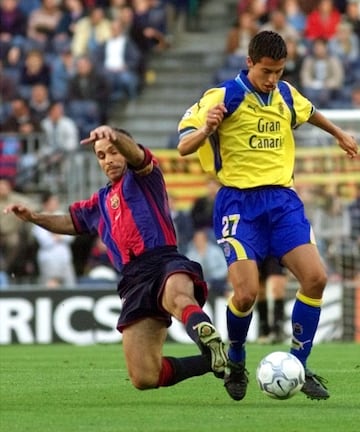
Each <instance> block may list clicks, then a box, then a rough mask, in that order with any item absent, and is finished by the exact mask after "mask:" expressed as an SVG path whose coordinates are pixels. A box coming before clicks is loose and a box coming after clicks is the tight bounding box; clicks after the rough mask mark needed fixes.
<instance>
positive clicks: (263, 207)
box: [178, 31, 358, 400]
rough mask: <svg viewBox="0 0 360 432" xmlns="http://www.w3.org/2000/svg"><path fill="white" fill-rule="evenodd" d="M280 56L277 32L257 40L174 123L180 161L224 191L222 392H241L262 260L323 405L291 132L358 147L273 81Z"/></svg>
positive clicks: (308, 241)
mask: <svg viewBox="0 0 360 432" xmlns="http://www.w3.org/2000/svg"><path fill="white" fill-rule="evenodd" d="M286 56H287V51H286V44H285V42H284V40H283V39H282V37H281V36H280V35H279V34H277V33H275V32H271V31H262V32H260V33H258V34H256V35H255V36H254V37H253V39H252V40H251V41H250V44H249V54H248V58H247V66H248V68H247V70H243V71H241V72H240V73H239V75H238V76H236V77H235V79H232V80H228V81H225V82H224V83H221V84H219V86H217V87H214V88H211V89H209V90H207V91H206V92H205V93H204V95H203V96H202V98H201V99H200V100H199V101H198V102H196V103H195V104H194V105H193V106H191V107H190V108H189V109H188V110H187V112H186V113H185V115H184V116H183V118H182V119H181V121H180V123H179V136H180V140H179V144H178V150H179V152H180V154H181V155H183V156H184V155H187V154H191V153H194V152H198V156H199V159H200V162H201V164H202V166H203V168H204V170H205V171H208V172H212V173H213V174H215V175H216V177H217V178H218V180H219V181H220V183H221V185H222V187H221V188H220V190H219V192H218V193H217V196H216V199H215V206H214V230H215V235H216V238H217V241H218V243H219V244H220V245H221V246H222V248H223V251H224V254H225V257H226V260H227V263H228V270H229V279H230V282H231V284H232V286H233V289H234V295H233V296H232V298H231V299H230V300H229V303H228V308H227V326H228V334H229V340H230V348H229V352H228V355H229V362H228V365H227V367H226V369H225V378H224V384H225V387H226V390H227V391H228V393H229V395H230V396H231V397H232V398H233V399H235V400H241V399H243V398H244V396H245V394H246V389H247V384H248V377H247V371H246V367H245V360H246V353H245V342H246V337H247V333H248V329H249V325H250V322H251V318H252V311H253V307H254V304H255V301H256V297H257V294H258V290H259V272H258V265H261V263H262V262H263V261H264V259H265V258H266V257H268V256H274V257H275V258H276V259H278V260H279V261H281V263H282V264H283V265H284V266H286V267H287V268H288V269H290V271H291V272H292V273H293V274H294V275H295V276H296V277H297V279H298V280H299V282H300V285H301V287H300V289H299V291H298V293H297V295H296V301H295V305H294V309H293V312H292V326H293V335H292V347H291V353H292V354H294V355H295V356H296V357H298V358H299V360H300V361H301V362H302V364H303V365H304V367H305V371H306V382H305V384H304V386H303V388H302V391H303V392H304V393H305V394H306V395H307V396H308V397H310V398H312V399H327V398H328V397H329V393H328V391H327V389H326V387H325V386H324V380H323V379H321V378H320V377H319V376H317V375H315V374H314V373H313V372H312V371H311V370H310V369H309V368H308V365H307V360H308V357H309V355H310V352H311V348H312V345H313V340H314V337H315V333H316V330H317V327H318V322H319V317H320V308H321V301H322V296H323V290H324V288H325V285H326V281H327V276H326V273H325V269H324V266H323V265H322V262H321V259H320V256H319V252H318V250H317V248H316V245H315V240H314V236H313V234H312V230H311V226H310V223H309V221H308V219H307V218H306V216H305V214H304V206H303V203H302V202H301V201H300V199H299V197H298V195H297V193H296V191H295V190H294V187H293V186H294V182H293V173H294V160H295V141H294V136H293V131H292V129H293V128H294V127H296V126H298V125H300V124H301V123H304V122H309V123H311V124H312V125H314V126H317V127H319V128H321V129H323V130H325V131H326V132H328V133H330V134H331V135H332V136H333V137H334V138H335V139H336V140H337V142H338V145H339V146H340V147H341V148H342V149H343V150H344V151H345V153H346V154H347V155H348V156H349V157H350V158H353V157H355V156H356V155H357V152H358V146H357V144H356V142H355V140H354V138H353V137H352V136H351V135H350V134H348V133H346V132H344V131H343V130H341V129H340V128H339V127H337V126H335V125H334V124H333V123H332V122H330V121H329V120H328V119H326V118H325V117H324V116H323V115H322V114H321V113H320V112H318V111H317V110H316V108H315V107H314V106H313V104H312V103H311V102H310V101H309V100H307V99H306V98H304V97H303V96H302V95H301V94H300V93H299V92H298V91H297V90H296V89H295V88H294V87H293V86H291V85H290V84H288V83H287V82H285V81H281V80H280V77H281V75H282V73H283V70H284V67H285V62H286Z"/></svg>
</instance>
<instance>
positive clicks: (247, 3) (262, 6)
mask: <svg viewBox="0 0 360 432" xmlns="http://www.w3.org/2000/svg"><path fill="white" fill-rule="evenodd" d="M279 6H280V1H279V0H239V1H238V4H237V15H241V14H242V13H243V12H245V11H246V12H251V13H252V14H253V15H254V17H255V19H256V20H257V21H258V22H259V23H260V24H264V23H266V22H268V21H269V15H270V14H271V12H273V11H274V10H277V9H279Z"/></svg>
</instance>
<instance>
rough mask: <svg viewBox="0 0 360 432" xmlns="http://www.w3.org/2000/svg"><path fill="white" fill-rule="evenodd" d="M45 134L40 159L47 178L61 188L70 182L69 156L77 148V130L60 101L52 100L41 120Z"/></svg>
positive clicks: (78, 139) (78, 140)
mask: <svg viewBox="0 0 360 432" xmlns="http://www.w3.org/2000/svg"><path fill="white" fill-rule="evenodd" d="M41 126H42V128H43V130H44V131H45V134H46V144H47V145H46V147H44V148H41V149H40V157H41V160H42V161H44V162H45V164H46V166H47V169H46V172H47V176H48V180H49V181H52V182H54V183H57V184H58V187H59V188H61V187H62V186H64V185H65V181H66V180H67V182H68V183H69V182H70V179H71V173H70V169H69V166H68V163H69V158H74V153H75V151H76V150H78V148H79V142H80V137H79V130H78V127H77V125H76V123H75V122H74V120H73V119H71V118H70V117H67V116H66V115H65V113H64V105H63V103H62V102H54V103H52V105H51V106H50V109H49V113H48V115H47V116H46V117H45V118H44V120H43V121H42V122H41Z"/></svg>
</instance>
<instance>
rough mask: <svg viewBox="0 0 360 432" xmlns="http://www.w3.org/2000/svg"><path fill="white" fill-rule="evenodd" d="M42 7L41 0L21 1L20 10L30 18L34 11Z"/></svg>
mask: <svg viewBox="0 0 360 432" xmlns="http://www.w3.org/2000/svg"><path fill="white" fill-rule="evenodd" d="M40 6H41V0H19V8H20V9H21V10H22V12H23V13H24V14H25V15H26V17H27V18H28V17H29V16H30V14H31V12H33V11H34V10H36V9H38V8H39V7H40Z"/></svg>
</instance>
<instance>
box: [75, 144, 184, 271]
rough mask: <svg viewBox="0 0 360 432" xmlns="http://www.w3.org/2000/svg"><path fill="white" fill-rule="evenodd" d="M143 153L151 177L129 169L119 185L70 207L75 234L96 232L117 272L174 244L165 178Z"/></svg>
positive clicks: (173, 230)
mask: <svg viewBox="0 0 360 432" xmlns="http://www.w3.org/2000/svg"><path fill="white" fill-rule="evenodd" d="M145 152H146V153H147V154H146V156H147V157H149V156H150V157H151V158H150V159H149V160H150V161H152V163H153V169H152V171H151V172H150V174H146V175H140V174H137V173H136V171H134V170H133V169H131V167H129V168H128V169H127V171H126V173H125V174H124V176H123V177H122V178H121V179H120V180H119V181H118V182H116V183H113V184H108V185H107V186H105V187H103V188H101V189H100V190H99V191H98V192H96V193H94V194H93V195H92V196H91V198H90V199H88V200H82V201H77V202H75V203H73V204H71V205H70V207H69V210H70V214H71V217H72V220H73V223H74V226H75V229H76V231H77V233H78V234H86V233H98V235H99V236H100V237H101V238H102V240H103V242H104V243H105V245H106V246H107V249H108V255H109V258H110V260H111V262H112V263H113V265H114V267H115V268H116V270H118V271H119V272H120V271H121V270H122V268H123V266H124V265H125V264H127V263H128V262H129V261H130V260H131V259H132V258H134V257H137V256H139V255H141V254H142V253H143V252H145V251H148V250H151V249H154V248H157V247H162V246H175V245H176V234H175V229H174V225H173V222H172V219H171V215H170V209H169V204H168V197H167V192H166V188H165V181H164V177H163V174H162V172H161V170H160V168H159V165H158V162H157V161H156V159H155V158H154V156H153V155H152V154H151V153H150V151H149V150H148V149H145Z"/></svg>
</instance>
